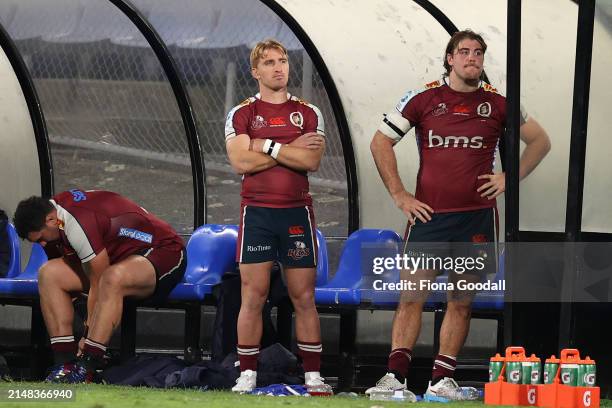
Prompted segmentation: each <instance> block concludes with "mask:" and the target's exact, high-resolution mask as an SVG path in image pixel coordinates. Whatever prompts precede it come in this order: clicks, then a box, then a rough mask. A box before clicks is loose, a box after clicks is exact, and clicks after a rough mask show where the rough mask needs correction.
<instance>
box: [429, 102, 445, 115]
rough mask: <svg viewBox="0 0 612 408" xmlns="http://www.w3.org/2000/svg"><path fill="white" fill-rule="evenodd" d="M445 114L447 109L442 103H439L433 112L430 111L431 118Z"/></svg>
mask: <svg viewBox="0 0 612 408" xmlns="http://www.w3.org/2000/svg"><path fill="white" fill-rule="evenodd" d="M447 112H448V108H447V107H446V104H445V103H444V102H442V103H439V104H438V106H436V107H435V108H434V110H433V111H431V114H432V115H433V116H441V115H444V114H445V113H447Z"/></svg>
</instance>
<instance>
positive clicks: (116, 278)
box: [100, 266, 125, 293]
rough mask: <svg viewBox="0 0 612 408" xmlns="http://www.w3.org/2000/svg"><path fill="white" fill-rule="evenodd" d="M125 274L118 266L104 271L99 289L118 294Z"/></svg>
mask: <svg viewBox="0 0 612 408" xmlns="http://www.w3.org/2000/svg"><path fill="white" fill-rule="evenodd" d="M124 276H125V273H124V271H123V269H122V268H121V267H120V266H112V267H110V268H108V269H107V270H105V271H104V272H103V273H102V276H101V277H100V289H101V290H103V291H105V290H108V291H112V293H120V291H121V290H122V289H123V285H124V281H125V279H124Z"/></svg>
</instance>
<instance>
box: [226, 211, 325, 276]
mask: <svg viewBox="0 0 612 408" xmlns="http://www.w3.org/2000/svg"><path fill="white" fill-rule="evenodd" d="M315 225H316V224H315V220H314V213H313V211H312V207H310V206H304V207H294V208H268V207H255V206H251V205H248V206H247V205H245V206H242V211H241V217H240V226H239V230H238V243H237V245H236V261H237V262H239V263H244V264H251V263H261V262H267V261H275V260H277V261H279V262H280V263H282V264H283V266H285V267H289V268H314V267H316V266H317V240H316V232H315Z"/></svg>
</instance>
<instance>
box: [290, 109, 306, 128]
mask: <svg viewBox="0 0 612 408" xmlns="http://www.w3.org/2000/svg"><path fill="white" fill-rule="evenodd" d="M289 120H290V121H291V124H292V125H293V126H296V127H299V128H300V129H302V128H303V127H304V116H302V112H291V115H289Z"/></svg>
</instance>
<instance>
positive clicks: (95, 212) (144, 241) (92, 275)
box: [14, 189, 186, 383]
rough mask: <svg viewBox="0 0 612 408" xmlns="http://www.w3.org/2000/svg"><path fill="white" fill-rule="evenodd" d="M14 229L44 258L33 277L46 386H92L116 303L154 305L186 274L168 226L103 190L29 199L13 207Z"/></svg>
mask: <svg viewBox="0 0 612 408" xmlns="http://www.w3.org/2000/svg"><path fill="white" fill-rule="evenodd" d="M14 222H15V228H16V229H17V233H18V234H19V236H20V237H21V238H23V239H27V240H29V241H31V242H38V243H40V244H41V245H43V247H44V248H45V251H46V252H47V254H48V255H49V258H50V259H49V261H47V262H46V263H45V264H44V265H43V266H42V267H41V269H40V271H39V277H38V290H39V293H40V306H41V309H42V313H43V317H44V320H45V324H46V326H47V331H48V333H49V337H50V338H51V349H52V350H53V354H54V360H55V364H56V365H55V366H54V367H53V368H52V369H51V373H50V374H49V375H48V376H47V381H50V382H69V383H76V382H92V381H94V380H95V379H96V370H97V369H99V368H101V367H102V363H103V357H104V354H105V352H106V347H107V345H108V342H109V341H110V338H111V335H112V334H113V331H114V330H115V329H116V328H117V326H118V325H119V322H120V321H121V313H122V310H123V299H124V298H126V297H130V298H135V299H151V300H153V301H161V300H163V299H164V298H166V297H167V296H168V294H169V293H170V291H171V290H172V289H173V288H174V287H175V286H176V284H177V283H178V282H180V281H181V279H182V278H183V275H184V273H185V264H186V259H185V247H184V244H183V240H182V239H181V238H180V237H179V236H178V235H177V233H176V232H175V231H174V230H173V229H172V227H170V225H168V224H167V223H166V222H164V221H162V220H160V219H159V218H157V217H155V216H154V215H153V214H151V213H149V212H148V211H147V210H145V209H144V208H142V207H140V206H139V205H138V204H135V203H133V202H132V201H130V200H128V199H127V198H125V197H122V196H120V195H119V194H116V193H113V192H110V191H83V190H77V189H73V190H70V191H65V192H62V193H59V194H57V195H55V196H53V197H52V198H51V199H47V198H42V197H30V198H28V199H25V200H23V201H21V202H20V203H19V205H18V206H17V210H16V211H15V218H14ZM54 253H55V254H56V255H54ZM58 255H61V256H59V257H57V256H58ZM53 256H56V257H55V258H53ZM80 293H86V294H87V295H88V296H87V320H86V330H85V334H84V336H83V341H82V342H81V344H80V345H77V342H76V340H75V338H74V334H73V331H72V323H73V318H74V309H73V305H72V299H73V298H74V297H75V296H78V295H79V294H80ZM77 349H80V350H79V357H78V358H77Z"/></svg>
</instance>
